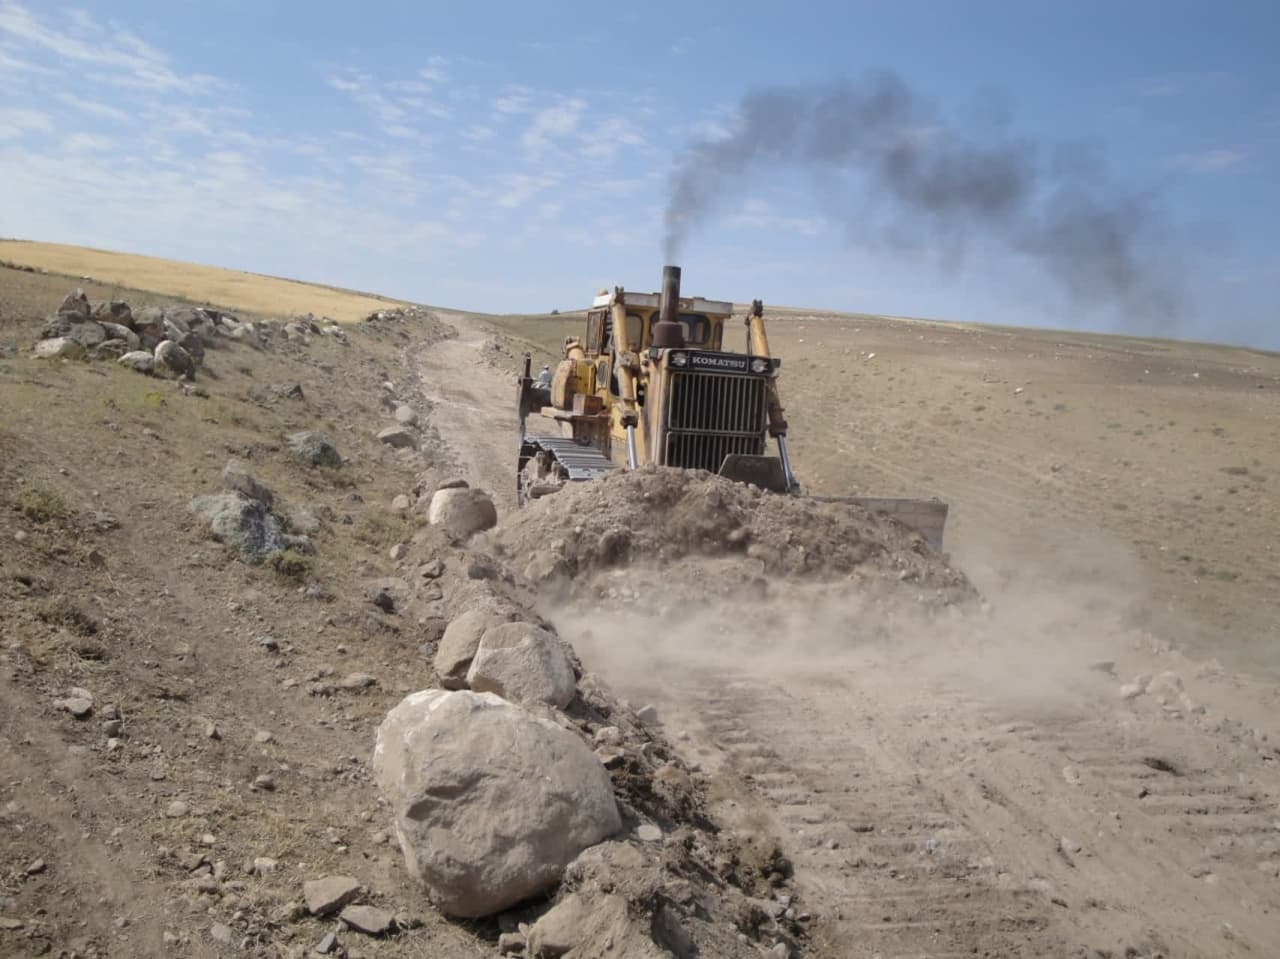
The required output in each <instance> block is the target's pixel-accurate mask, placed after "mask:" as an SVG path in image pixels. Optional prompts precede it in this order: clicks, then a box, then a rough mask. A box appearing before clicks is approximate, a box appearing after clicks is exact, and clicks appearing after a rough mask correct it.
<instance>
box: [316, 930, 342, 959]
mask: <svg viewBox="0 0 1280 959" xmlns="http://www.w3.org/2000/svg"><path fill="white" fill-rule="evenodd" d="M337 945H338V937H337V936H335V935H334V934H333V933H331V932H327V933H325V936H324V938H323V939H321V940H320V941H319V942H317V943H316V948H315V950H314V951H315V952H318V953H320V955H322V956H327V955H328V954H329V953H331V952H333V950H334V947H336V946H337Z"/></svg>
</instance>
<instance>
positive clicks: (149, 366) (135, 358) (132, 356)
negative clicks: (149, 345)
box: [119, 350, 156, 373]
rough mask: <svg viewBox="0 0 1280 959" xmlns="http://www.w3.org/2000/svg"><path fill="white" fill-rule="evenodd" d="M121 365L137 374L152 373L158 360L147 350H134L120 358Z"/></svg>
mask: <svg viewBox="0 0 1280 959" xmlns="http://www.w3.org/2000/svg"><path fill="white" fill-rule="evenodd" d="M119 363H120V365H121V366H127V367H129V369H131V370H133V371H134V372H135V373H150V372H152V371H153V370H154V369H155V365H156V358H155V357H154V356H152V355H151V354H150V353H148V352H147V351H146V350H134V351H133V352H131V353H126V354H125V355H124V356H122V357H120V360H119Z"/></svg>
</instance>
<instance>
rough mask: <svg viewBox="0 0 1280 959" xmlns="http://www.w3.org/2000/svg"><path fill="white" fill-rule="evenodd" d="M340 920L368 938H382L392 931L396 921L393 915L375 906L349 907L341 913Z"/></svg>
mask: <svg viewBox="0 0 1280 959" xmlns="http://www.w3.org/2000/svg"><path fill="white" fill-rule="evenodd" d="M338 918H339V919H341V920H342V921H343V922H345V923H346V924H347V925H348V926H350V927H351V928H352V929H354V930H356V932H363V933H364V934H365V935H368V936H381V935H383V934H384V933H386V932H389V931H391V928H392V927H393V926H394V924H395V919H394V918H393V917H392V915H391V913H389V912H386V911H385V910H382V909H376V908H374V907H373V906H347V907H346V908H345V909H343V910H342V912H341V913H339V915H338Z"/></svg>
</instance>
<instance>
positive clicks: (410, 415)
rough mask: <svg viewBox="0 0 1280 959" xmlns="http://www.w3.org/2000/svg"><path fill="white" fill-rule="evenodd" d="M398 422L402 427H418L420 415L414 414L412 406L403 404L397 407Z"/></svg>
mask: <svg viewBox="0 0 1280 959" xmlns="http://www.w3.org/2000/svg"><path fill="white" fill-rule="evenodd" d="M395 417H396V422H397V423H399V424H400V425H401V426H416V425H417V423H418V414H417V413H415V412H414V410H413V407H412V406H406V405H405V404H403V403H401V404H400V405H399V406H397V407H396V413H395Z"/></svg>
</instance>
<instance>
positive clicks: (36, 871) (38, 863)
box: [25, 859, 45, 876]
mask: <svg viewBox="0 0 1280 959" xmlns="http://www.w3.org/2000/svg"><path fill="white" fill-rule="evenodd" d="M44 870H45V862H44V860H43V859H37V860H35V861H34V862H32V863H29V864H28V865H27V868H26V870H25V872H26V874H27V875H28V876H38V875H40V873H42V872H44Z"/></svg>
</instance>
